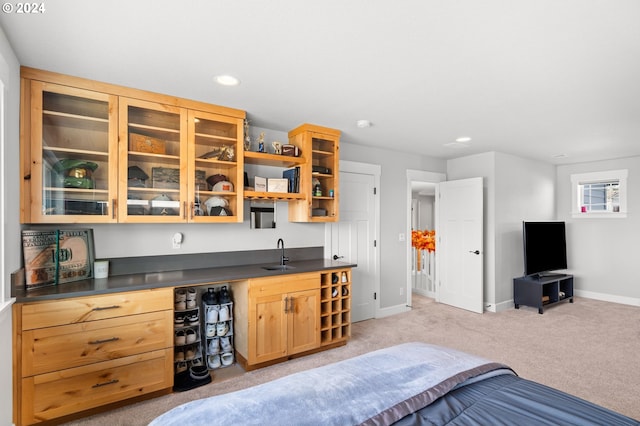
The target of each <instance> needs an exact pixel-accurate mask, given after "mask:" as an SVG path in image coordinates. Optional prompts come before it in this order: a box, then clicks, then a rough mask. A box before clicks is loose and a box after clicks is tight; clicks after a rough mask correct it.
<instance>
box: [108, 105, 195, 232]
mask: <svg viewBox="0 0 640 426" xmlns="http://www.w3.org/2000/svg"><path fill="white" fill-rule="evenodd" d="M119 122H120V158H119V163H120V181H119V188H120V196H119V200H120V204H121V206H120V207H118V216H119V218H120V222H138V223H142V222H144V223H163V222H181V221H186V217H187V168H186V165H187V132H186V123H187V110H185V109H183V108H180V107H176V106H169V105H163V104H159V103H155V102H148V101H142V100H137V99H128V98H120V118H119Z"/></svg>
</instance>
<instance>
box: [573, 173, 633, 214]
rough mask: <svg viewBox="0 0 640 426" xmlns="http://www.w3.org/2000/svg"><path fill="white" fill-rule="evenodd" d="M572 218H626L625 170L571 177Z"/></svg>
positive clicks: (581, 174)
mask: <svg viewBox="0 0 640 426" xmlns="http://www.w3.org/2000/svg"><path fill="white" fill-rule="evenodd" d="M571 186H572V209H571V210H572V211H571V213H572V216H573V217H626V216H627V170H611V171H606V172H594V173H580V174H574V175H571Z"/></svg>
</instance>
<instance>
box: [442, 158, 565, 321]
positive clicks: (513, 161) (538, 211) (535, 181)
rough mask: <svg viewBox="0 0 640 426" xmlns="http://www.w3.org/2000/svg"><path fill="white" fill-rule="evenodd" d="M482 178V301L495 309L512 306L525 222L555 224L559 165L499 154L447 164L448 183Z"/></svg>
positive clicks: (519, 266) (519, 274)
mask: <svg viewBox="0 0 640 426" xmlns="http://www.w3.org/2000/svg"><path fill="white" fill-rule="evenodd" d="M478 176H480V177H482V178H483V187H484V191H485V192H484V197H483V200H484V203H485V205H484V228H485V229H484V301H485V307H486V309H488V310H491V311H500V310H504V309H509V308H511V307H513V278H514V277H518V276H521V275H522V273H523V253H522V221H523V220H553V219H554V214H555V166H553V165H551V164H547V163H542V162H538V161H533V160H529V159H525V158H521V157H516V156H513V155H509V154H504V153H500V152H487V153H483V154H478V155H470V156H466V157H462V158H457V159H453V160H449V161H448V163H447V179H448V180H456V179H465V178H471V177H478Z"/></svg>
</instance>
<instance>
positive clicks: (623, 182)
mask: <svg viewBox="0 0 640 426" xmlns="http://www.w3.org/2000/svg"><path fill="white" fill-rule="evenodd" d="M628 174H629V171H628V170H626V169H623V170H608V171H604V172H592V173H576V174H572V175H571V216H572V217H573V218H576V219H578V218H590V219H593V218H602V219H606V218H608V219H611V218H626V217H627V176H628ZM611 180H617V181H618V182H619V187H620V211H619V212H582V211H580V206H579V205H578V200H579V197H580V193H579V192H580V191H579V188H578V185H581V184H584V183H594V182H608V181H611Z"/></svg>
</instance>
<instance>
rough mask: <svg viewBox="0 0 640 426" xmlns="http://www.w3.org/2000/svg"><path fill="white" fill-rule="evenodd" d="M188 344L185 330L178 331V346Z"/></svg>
mask: <svg viewBox="0 0 640 426" xmlns="http://www.w3.org/2000/svg"><path fill="white" fill-rule="evenodd" d="M186 342H187V337H186V335H185V334H184V330H178V331H176V345H178V346H182V345H184V344H185V343H186Z"/></svg>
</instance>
